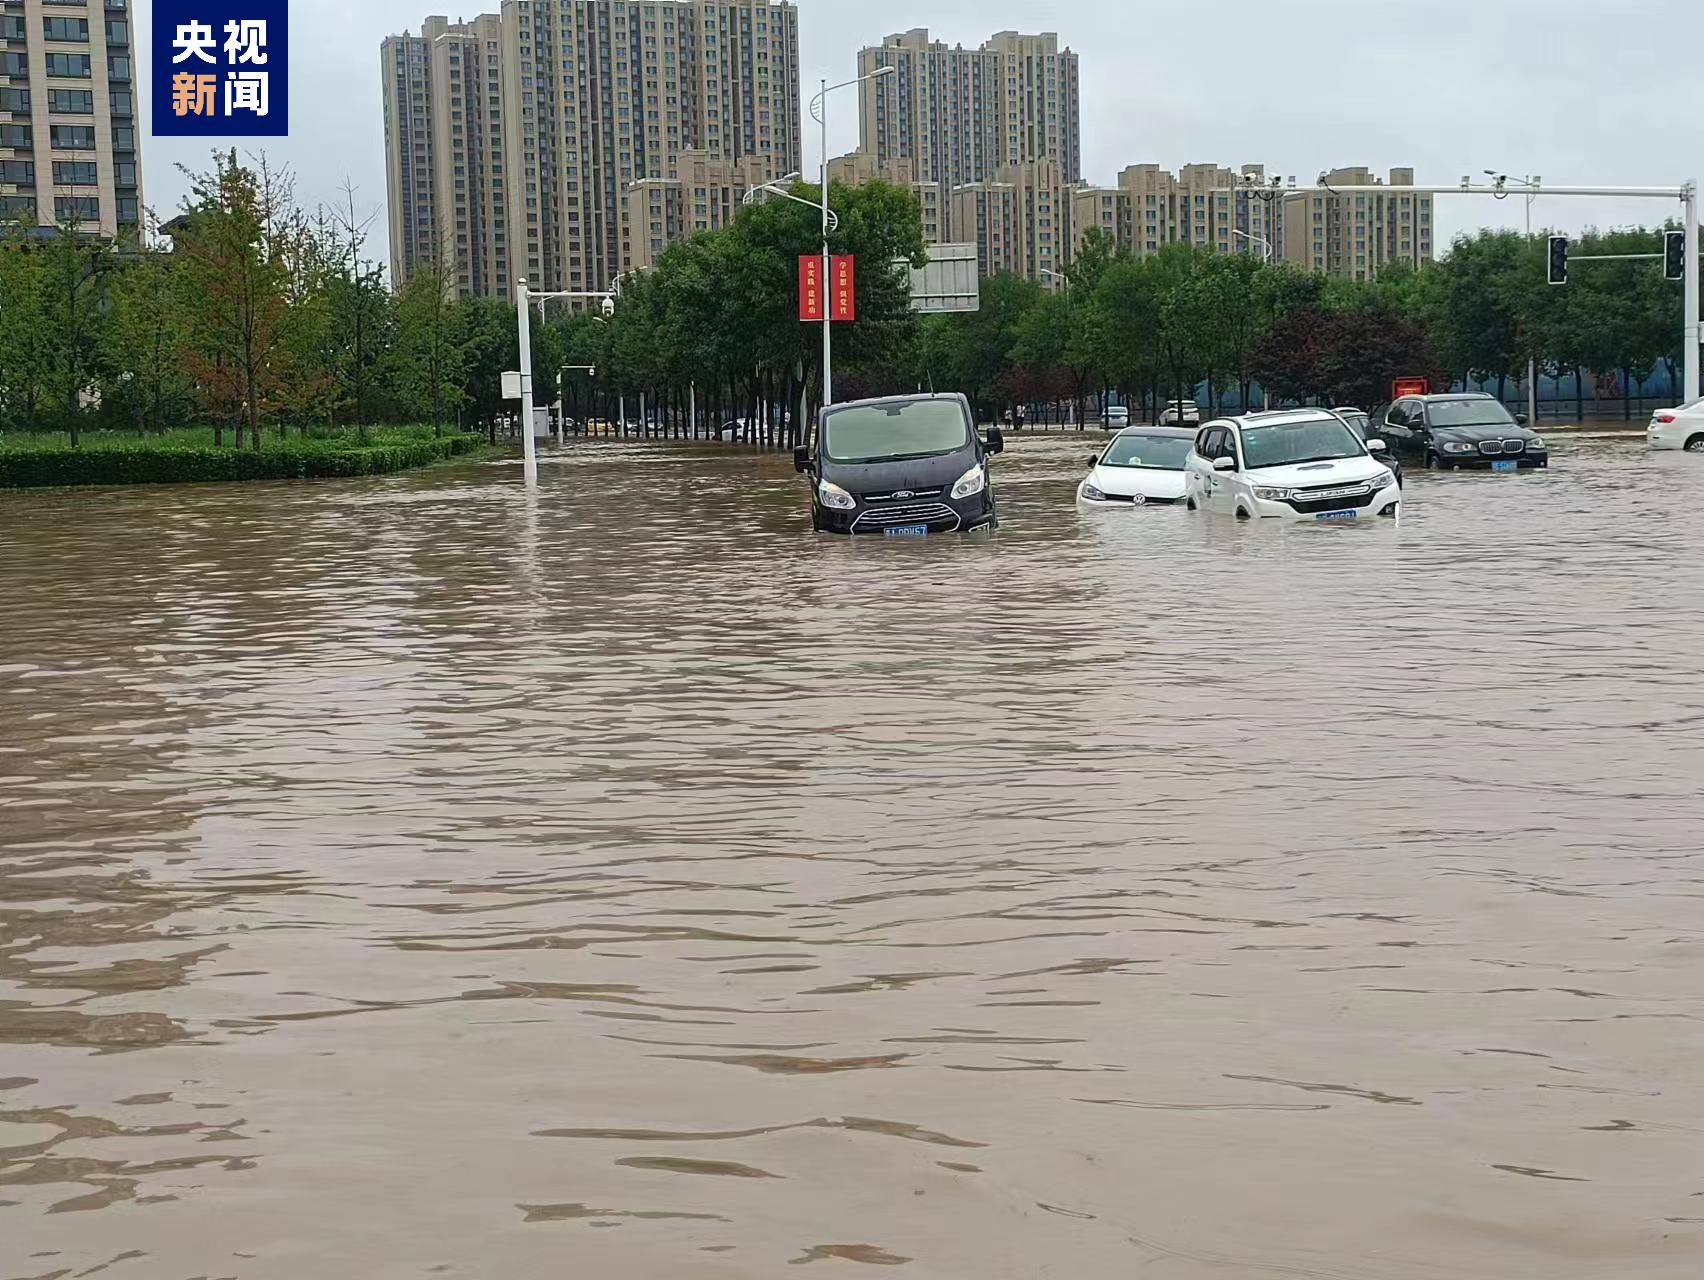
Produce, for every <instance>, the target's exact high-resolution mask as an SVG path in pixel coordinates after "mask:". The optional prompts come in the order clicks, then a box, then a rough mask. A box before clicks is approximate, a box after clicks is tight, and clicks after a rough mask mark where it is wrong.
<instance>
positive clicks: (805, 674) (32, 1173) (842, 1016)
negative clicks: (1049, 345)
mask: <svg viewBox="0 0 1704 1280" xmlns="http://www.w3.org/2000/svg"><path fill="white" fill-rule="evenodd" d="M1098 438H1099V437H1097V436H1091V437H1089V438H1088V440H1089V441H1090V442H1092V441H1094V440H1096V439H1098ZM1089 448H1090V443H1086V442H1085V441H1083V440H1078V439H1074V438H1067V439H1063V440H1061V439H1058V438H1055V439H1051V440H1032V441H1025V442H1022V443H1020V444H1018V445H1017V446H1016V447H1015V448H1014V449H1013V450H1012V451H1011V452H1010V453H1009V454H1008V455H1007V456H1006V457H1005V458H1003V459H1001V460H1000V462H999V468H998V487H999V491H1000V494H1001V499H1002V502H1003V506H1004V510H1003V514H1004V519H1005V528H1004V529H1003V531H1002V532H1001V533H1000V535H999V536H998V538H997V539H994V540H992V541H984V540H958V539H953V538H939V539H929V540H927V541H903V542H898V541H887V542H882V541H866V542H858V543H856V544H849V543H847V542H844V541H832V540H825V539H819V538H816V537H813V536H812V535H811V534H810V533H809V532H808V530H807V527H806V521H805V518H804V514H803V507H802V494H803V490H802V487H801V482H800V481H798V480H797V479H796V478H795V477H794V476H793V475H792V474H791V473H790V469H789V467H788V462H787V459H786V458H784V457H780V456H774V455H772V456H767V457H760V456H756V455H753V454H750V453H745V452H742V451H738V450H732V449H721V450H709V449H706V448H703V447H700V448H698V449H691V448H686V447H668V446H661V445H644V444H637V443H630V444H614V443H611V444H603V445H598V444H590V445H582V446H579V447H576V448H573V449H571V450H570V452H569V453H568V454H567V455H566V456H564V457H548V458H547V459H546V460H545V463H544V465H543V467H542V482H541V485H540V487H539V489H538V491H537V492H536V494H535V495H534V496H533V497H531V498H529V497H528V496H527V495H526V494H525V492H524V491H523V490H522V488H521V487H520V486H519V484H518V471H517V469H516V468H515V467H514V466H512V465H483V466H467V467H463V468H460V469H449V470H438V471H433V472H430V473H425V474H417V475H413V476H407V477H398V478H390V479H382V480H372V481H353V482H347V483H344V482H335V483H334V482H327V483H317V484H286V485H254V486H251V487H223V486H221V487H186V488H169V489H165V488H162V489H133V490H124V491H103V492H83V493H30V494H18V493H9V494H0V1276H4V1277H8V1278H10V1277H23V1276H30V1277H49V1276H51V1277H62V1276H63V1277H69V1276H91V1275H96V1274H105V1275H108V1276H110V1277H111V1278H112V1280H187V1278H188V1277H195V1276H205V1277H240V1278H242V1280H299V1278H301V1277H313V1276H326V1277H332V1276H338V1277H341V1276H349V1277H361V1278H362V1280H371V1278H376V1277H383V1278H389V1277H413V1276H421V1277H426V1276H439V1275H445V1276H466V1277H479V1278H485V1277H533V1276H554V1275H563V1276H612V1277H623V1278H626V1277H635V1278H641V1280H650V1278H651V1277H667V1276H688V1275H690V1276H693V1277H707V1278H713V1280H716V1278H722V1277H766V1276H791V1275H794V1274H797V1272H796V1270H795V1268H797V1267H809V1268H811V1270H810V1271H808V1272H806V1274H807V1275H814V1274H815V1273H816V1272H817V1271H821V1272H823V1273H824V1274H842V1273H844V1274H859V1273H861V1272H862V1270H863V1269H864V1268H868V1267H887V1268H892V1269H894V1272H895V1274H901V1275H916V1276H920V1277H931V1278H934V1277H951V1278H954V1280H957V1278H959V1277H964V1278H975V1280H985V1278H988V1277H1012V1278H1014V1280H1016V1278H1020V1277H1021V1278H1028V1277H1037V1276H1059V1277H1069V1278H1071V1280H1084V1278H1088V1277H1103V1276H1104V1277H1114V1276H1130V1275H1137V1274H1140V1275H1142V1276H1144V1277H1155V1278H1157V1280H1170V1278H1173V1277H1178V1278H1189V1280H1195V1278H1197V1277H1201V1278H1206V1277H1213V1278H1215V1280H1217V1278H1221V1277H1223V1278H1226V1280H1229V1278H1240V1277H1263V1276H1269V1277H1283V1278H1285V1280H1294V1278H1296V1277H1330V1278H1332V1280H1444V1278H1446V1277H1447V1278H1451V1280H1454V1278H1458V1277H1473V1278H1475V1280H1478V1278H1483V1277H1498V1278H1502V1277H1508V1278H1510V1280H1530V1278H1532V1277H1541V1276H1542V1277H1545V1278H1546V1280H1556V1278H1557V1277H1563V1278H1569V1280H1571V1278H1574V1277H1578V1278H1580V1280H1588V1278H1589V1280H1607V1278H1609V1277H1614V1278H1615V1280H1632V1278H1636V1277H1693V1276H1697V1275H1698V1274H1699V1273H1700V1268H1701V1267H1704V852H1701V846H1704V798H1701V794H1700V786H1701V783H1704V557H1701V556H1700V554H1699V548H1700V542H1701V539H1704V520H1701V517H1700V512H1701V511H1704V464H1701V463H1700V461H1699V460H1697V459H1695V458H1692V457H1687V456H1684V455H1670V456H1666V457H1665V456H1650V455H1647V454H1646V453H1645V452H1644V451H1643V450H1642V449H1641V448H1640V447H1639V446H1638V444H1637V442H1634V443H1632V444H1628V443H1621V442H1590V443H1587V442H1581V443H1578V444H1576V445H1574V446H1572V447H1566V446H1565V447H1563V448H1562V449H1561V450H1560V451H1559V453H1558V457H1557V463H1556V466H1555V467H1554V468H1553V469H1552V470H1551V471H1550V472H1549V473H1548V474H1535V475H1526V476H1520V477H1492V476H1485V475H1477V476H1447V477H1434V476H1429V475H1416V476H1414V477H1413V478H1412V480H1411V483H1410V506H1409V513H1408V516H1407V517H1406V518H1405V520H1404V522H1403V524H1402V526H1401V527H1400V528H1393V527H1390V526H1389V525H1388V524H1385V525H1379V526H1377V527H1367V528H1313V527H1307V528H1277V527H1272V526H1267V525H1262V526H1258V527H1241V526H1237V525H1235V524H1234V523H1232V522H1220V521H1216V520H1214V519H1213V518H1209V517H1205V516H1203V517H1191V516H1189V515H1187V514H1186V513H1184V512H1182V511H1178V510H1159V509H1150V510H1148V511H1142V512H1136V511H1127V512H1107V513H1089V514H1079V513H1078V512H1077V511H1076V510H1075V509H1074V507H1073V504H1072V490H1073V485H1074V484H1075V482H1076V480H1077V479H1078V478H1079V477H1080V475H1081V473H1082V468H1081V463H1082V461H1083V458H1084V456H1085V455H1086V453H1087V452H1088V449H1089Z"/></svg>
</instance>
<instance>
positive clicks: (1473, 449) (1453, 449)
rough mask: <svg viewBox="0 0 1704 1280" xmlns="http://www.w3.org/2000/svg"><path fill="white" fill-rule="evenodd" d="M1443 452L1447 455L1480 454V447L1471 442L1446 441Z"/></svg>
mask: <svg viewBox="0 0 1704 1280" xmlns="http://www.w3.org/2000/svg"><path fill="white" fill-rule="evenodd" d="M1443 450H1444V452H1445V453H1478V452H1479V446H1478V445H1476V444H1474V443H1473V442H1472V441H1470V440H1446V441H1444V443H1443Z"/></svg>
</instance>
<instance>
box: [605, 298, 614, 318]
mask: <svg viewBox="0 0 1704 1280" xmlns="http://www.w3.org/2000/svg"><path fill="white" fill-rule="evenodd" d="M603 313H604V314H605V315H606V316H613V315H614V314H615V299H614V298H605V299H604V300H603Z"/></svg>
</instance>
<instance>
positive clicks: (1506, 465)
mask: <svg viewBox="0 0 1704 1280" xmlns="http://www.w3.org/2000/svg"><path fill="white" fill-rule="evenodd" d="M1520 469H1521V464H1520V463H1518V462H1511V461H1504V462H1493V463H1492V464H1491V470H1493V471H1519V470H1520Z"/></svg>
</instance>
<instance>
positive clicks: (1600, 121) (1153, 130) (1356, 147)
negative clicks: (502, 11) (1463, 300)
mask: <svg viewBox="0 0 1704 1280" xmlns="http://www.w3.org/2000/svg"><path fill="white" fill-rule="evenodd" d="M497 7H498V6H497V4H496V3H489V4H487V5H486V6H484V11H490V12H495V11H496V9H497ZM799 8H800V10H801V15H800V28H801V50H800V52H801V59H802V63H803V72H802V78H803V80H804V83H805V84H806V86H807V89H806V93H807V96H808V94H809V92H810V90H809V88H808V86H810V85H812V84H814V83H816V81H817V80H818V79H820V78H821V77H823V76H828V77H829V78H830V79H831V80H836V79H845V78H846V77H848V76H849V75H851V74H853V71H854V55H855V51H856V50H857V49H858V48H859V47H860V46H861V45H865V44H872V43H876V42H878V41H879V40H880V39H881V37H882V36H884V35H886V34H888V33H890V32H894V31H903V30H906V29H909V28H911V27H914V26H927V27H928V28H929V29H930V32H931V34H932V35H934V36H935V37H936V38H937V39H944V40H947V41H950V42H962V43H964V44H966V45H971V44H976V43H979V42H981V41H982V40H983V39H985V38H986V37H987V36H989V35H991V34H992V33H994V32H995V31H999V30H1003V29H1016V30H1020V31H1047V30H1052V31H1057V32H1058V33H1059V36H1060V39H1061V41H1062V42H1064V43H1066V44H1069V45H1070V46H1071V47H1072V48H1074V49H1075V50H1076V51H1077V53H1078V55H1079V57H1080V60H1081V68H1082V99H1083V101H1082V105H1083V152H1084V173H1083V176H1084V177H1085V178H1086V179H1088V180H1089V181H1092V182H1106V183H1110V182H1112V181H1113V180H1114V179H1115V177H1116V175H1117V173H1118V170H1119V169H1121V168H1122V167H1123V166H1125V165H1127V164H1138V163H1142V162H1144V161H1153V162H1157V163H1159V164H1161V165H1164V166H1165V167H1167V168H1169V169H1174V170H1175V169H1176V168H1177V167H1178V166H1180V165H1183V164H1187V163H1195V162H1207V161H1211V162H1213V163H1216V164H1224V165H1229V166H1232V167H1236V166H1238V165H1241V164H1244V163H1263V164H1266V165H1268V166H1269V171H1275V172H1279V173H1282V174H1285V175H1290V174H1294V175H1295V176H1296V178H1297V179H1298V181H1300V182H1301V183H1303V184H1310V183H1312V182H1313V181H1314V180H1315V179H1316V178H1317V177H1318V175H1319V173H1320V171H1321V170H1323V169H1328V168H1333V167H1336V166H1339V165H1355V164H1365V165H1367V166H1368V167H1369V168H1371V169H1373V170H1375V171H1376V172H1379V173H1381V174H1382V173H1383V172H1384V171H1386V170H1388V169H1390V168H1392V167H1395V166H1401V165H1407V166H1411V167H1413V168H1414V170H1415V172H1416V178H1417V180H1418V181H1420V182H1428V183H1454V182H1457V181H1459V180H1460V178H1461V176H1462V174H1464V173H1472V174H1475V175H1477V174H1478V173H1479V172H1480V171H1481V170H1482V169H1485V168H1491V167H1495V168H1501V169H1506V170H1507V171H1509V172H1511V173H1516V174H1525V173H1535V172H1536V173H1539V174H1542V175H1543V176H1544V177H1545V179H1546V180H1547V181H1550V182H1554V183H1566V184H1574V185H1580V184H1589V185H1606V184H1607V185H1634V186H1644V185H1664V186H1669V185H1676V184H1678V183H1680V182H1682V181H1684V180H1685V179H1687V178H1704V76H1699V75H1696V74H1686V73H1684V72H1683V70H1682V64H1681V63H1680V61H1678V60H1677V59H1676V58H1675V57H1674V56H1673V52H1674V51H1675V50H1678V49H1681V48H1686V49H1690V51H1691V52H1692V54H1693V55H1696V54H1697V53H1698V51H1699V50H1700V49H1704V3H1701V2H1700V0H1640V3H1638V4H1630V3H1628V0H1213V2H1211V3H1184V4H1160V3H1147V2H1145V0H1072V2H1069V3H1046V2H1043V0H799ZM150 9H151V6H149V5H146V4H143V5H138V6H135V8H134V10H133V11H134V13H135V16H136V18H137V27H138V35H139V37H140V38H139V41H138V44H137V50H138V53H139V56H138V58H137V59H136V61H137V62H138V64H139V66H140V71H141V76H142V80H143V85H142V88H143V99H142V100H143V102H144V103H146V102H147V100H148V99H147V96H146V93H147V77H148V74H149V65H148V64H149V57H148V54H147V50H148V48H149V45H148V39H149V28H150ZM290 10H291V28H292V39H291V63H292V68H293V71H292V75H291V85H290V92H291V127H290V136H289V137H288V138H285V139H270V140H267V145H266V150H267V153H268V155H269V156H271V157H272V158H274V159H276V160H282V161H283V162H284V163H286V164H288V165H289V166H290V167H292V168H293V169H294V170H295V171H296V174H297V194H298V197H299V198H300V199H301V200H302V201H303V202H304V203H309V204H311V203H314V202H315V201H318V200H332V199H334V198H335V197H336V196H337V193H338V191H339V189H340V188H341V186H342V184H343V181H344V179H345V178H348V179H350V180H352V181H353V182H354V183H355V185H356V187H357V188H358V200H359V201H360V202H361V203H362V204H364V205H365V206H367V208H369V209H371V210H382V207H383V204H384V198H385V179H384V129H383V122H382V117H381V112H380V107H379V55H378V46H379V41H380V40H381V39H383V38H384V37H385V36H386V35H390V34H392V33H394V32H397V31H401V30H403V29H405V28H407V29H413V30H418V29H419V25H420V20H421V19H422V18H423V17H425V16H426V15H427V14H429V13H433V12H447V14H448V16H450V17H452V18H455V17H471V16H473V15H474V14H475V13H478V12H481V11H482V9H481V8H480V7H479V6H478V5H477V4H473V3H470V4H469V6H468V7H467V8H464V9H455V8H445V7H441V6H434V5H431V3H430V0H425V3H422V0H292V3H291V6H290ZM854 93H855V91H853V90H850V89H848V90H843V91H842V92H841V94H840V95H837V96H836V98H835V100H834V102H833V104H832V106H831V111H830V116H829V124H830V132H829V150H830V153H831V154H839V153H840V152H842V151H848V150H851V149H852V148H853V147H854V146H856V145H857V141H858V135H857V123H856V119H855V112H854V111H853V110H852V105H853V101H854V96H853V95H854ZM805 124H806V126H807V128H806V130H805V152H806V162H807V165H810V166H814V165H815V164H816V156H817V143H816V129H815V127H814V125H813V124H812V123H811V122H810V121H809V120H808V119H807V120H806V121H805ZM240 145H244V146H247V145H249V144H240ZM256 145H258V144H256ZM208 151H209V144H208V143H206V142H204V141H199V140H195V141H190V140H184V139H177V138H152V137H150V138H148V139H146V143H145V150H144V153H143V163H144V166H145V172H144V181H145V183H146V185H147V199H148V202H149V204H150V205H151V206H152V207H153V208H154V209H155V210H156V211H158V212H159V213H161V214H162V215H163V216H169V215H170V214H171V213H174V212H176V210H177V208H178V205H179V203H180V202H181V200H182V198H183V195H184V193H185V191H186V189H187V185H188V184H187V183H186V181H185V180H184V178H183V176H182V174H180V173H179V172H178V170H177V167H176V166H177V165H179V164H188V165H191V166H193V167H196V168H205V167H206V164H207V157H208ZM1678 212H1679V204H1678V202H1674V203H1672V204H1671V203H1669V202H1666V201H1655V200H1646V201H1631V202H1621V201H1617V202H1610V201H1604V200H1567V199H1563V198H1560V197H1552V198H1549V199H1544V200H1540V201H1539V202H1538V204H1537V207H1536V208H1535V210H1534V219H1535V225H1539V226H1554V227H1556V228H1558V229H1561V230H1578V229H1580V228H1582V227H1584V226H1586V225H1588V224H1591V225H1598V226H1611V225H1620V224H1625V223H1629V222H1645V223H1655V222H1658V221H1660V220H1661V219H1662V218H1663V217H1665V216H1668V215H1669V214H1671V213H1673V214H1675V215H1677V216H1678ZM1521 217H1522V209H1521V202H1520V201H1519V200H1509V201H1507V202H1505V203H1501V204H1499V203H1497V202H1496V201H1493V200H1490V199H1488V198H1460V197H1447V198H1442V199H1440V200H1439V202H1438V208H1437V220H1438V230H1439V232H1440V237H1441V239H1443V240H1447V239H1449V238H1450V237H1452V236H1454V235H1455V234H1456V233H1457V232H1460V231H1464V230H1471V229H1473V228H1476V227H1479V226H1485V225H1509V226H1519V225H1520V220H1521ZM384 225H385V224H384V218H383V216H382V215H381V216H380V217H378V218H377V219H376V220H375V222H374V233H375V234H374V244H373V251H374V256H376V257H378V258H380V259H383V258H384V257H385V256H386V248H385V243H384V241H385V234H384Z"/></svg>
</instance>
